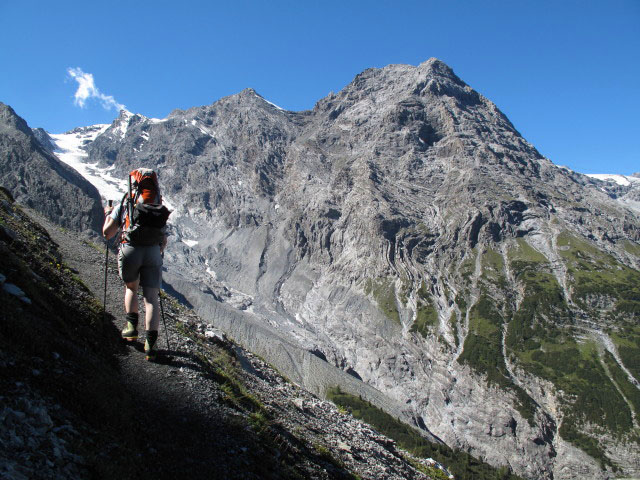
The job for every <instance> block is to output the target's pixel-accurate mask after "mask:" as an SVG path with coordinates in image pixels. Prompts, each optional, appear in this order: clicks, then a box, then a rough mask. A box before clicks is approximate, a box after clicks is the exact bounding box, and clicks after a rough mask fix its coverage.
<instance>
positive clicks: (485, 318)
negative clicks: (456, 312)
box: [458, 293, 536, 426]
mask: <svg viewBox="0 0 640 480" xmlns="http://www.w3.org/2000/svg"><path fill="white" fill-rule="evenodd" d="M502 322H503V319H502V315H501V313H500V312H499V311H498V310H497V309H496V308H495V306H494V302H493V301H492V300H491V299H490V298H489V297H488V295H487V294H486V293H485V294H483V295H482V296H481V297H480V299H479V300H478V302H476V304H475V305H474V306H473V307H471V311H470V315H469V334H468V335H467V338H466V339H465V342H464V348H463V350H462V353H461V354H460V356H459V357H458V361H459V362H460V363H466V364H468V365H469V366H471V367H472V368H473V369H474V370H476V371H477V372H479V373H482V374H485V375H486V376H487V381H488V382H489V384H495V385H497V386H499V387H501V388H504V389H506V390H511V391H512V392H513V393H514V394H515V395H516V398H517V402H516V409H517V410H518V412H520V414H521V415H522V416H523V417H524V418H526V419H527V422H528V423H529V425H531V426H533V425H534V416H535V412H536V404H535V402H534V401H533V400H532V399H531V397H529V395H527V393H526V392H525V391H524V390H523V389H522V388H521V387H519V386H517V385H515V384H514V383H513V380H512V379H511V376H510V375H509V372H508V371H507V367H506V365H505V359H504V356H503V355H502V330H501V326H502Z"/></svg>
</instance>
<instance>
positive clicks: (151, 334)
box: [144, 330, 158, 362]
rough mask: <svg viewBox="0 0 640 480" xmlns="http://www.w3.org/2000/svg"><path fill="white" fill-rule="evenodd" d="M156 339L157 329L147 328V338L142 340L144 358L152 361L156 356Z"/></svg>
mask: <svg viewBox="0 0 640 480" xmlns="http://www.w3.org/2000/svg"><path fill="white" fill-rule="evenodd" d="M157 341H158V331H157V330H147V340H146V341H145V342H144V353H145V358H146V359H147V360H149V361H150V362H153V361H154V360H155V359H156V358H158V348H157V347H156V342H157Z"/></svg>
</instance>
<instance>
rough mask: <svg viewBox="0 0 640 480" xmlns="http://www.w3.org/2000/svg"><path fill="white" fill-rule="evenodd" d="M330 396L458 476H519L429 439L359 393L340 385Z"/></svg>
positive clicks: (493, 479) (501, 479)
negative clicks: (348, 391)
mask: <svg viewBox="0 0 640 480" xmlns="http://www.w3.org/2000/svg"><path fill="white" fill-rule="evenodd" d="M327 398H328V399H329V400H331V401H332V402H334V403H335V404H336V405H339V406H342V407H344V408H346V409H348V410H349V411H350V412H351V414H352V415H353V416H354V417H356V418H358V419H360V420H362V421H364V422H366V423H368V424H369V425H371V426H373V427H374V428H375V429H376V430H378V431H379V432H381V433H382V434H384V435H386V436H388V437H389V438H391V439H393V440H395V441H396V442H397V444H398V445H399V446H400V447H401V448H403V449H405V450H407V451H409V452H411V453H412V454H413V455H416V456H417V457H421V458H433V459H434V460H436V461H438V462H440V463H441V464H443V465H445V466H446V467H447V469H448V470H449V471H450V472H451V473H453V475H454V476H455V478H456V479H457V480H517V479H519V478H520V477H518V476H516V475H514V474H512V473H511V472H510V471H509V470H508V469H507V468H501V469H496V468H494V467H492V466H490V465H489V464H487V463H484V462H482V461H480V460H477V459H475V458H474V457H472V456H471V455H469V454H468V453H466V452H463V451H461V450H454V449H451V448H449V447H447V446H446V445H444V444H440V443H434V442H430V441H429V440H427V439H426V438H424V437H423V436H422V435H420V433H419V432H418V431H417V430H415V429H413V428H411V427H410V426H409V425H406V424H404V423H402V422H401V421H400V420H397V419H395V418H393V417H392V416H391V415H389V414H388V413H385V412H384V411H382V410H380V409H379V408H377V407H375V406H373V405H372V404H370V403H369V402H367V401H365V400H363V399H362V398H360V397H356V396H354V395H350V394H348V393H345V392H342V391H341V390H340V388H339V387H336V388H332V389H330V390H329V391H328V392H327ZM435 478H437V477H435Z"/></svg>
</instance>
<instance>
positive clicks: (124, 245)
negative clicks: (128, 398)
mask: <svg viewBox="0 0 640 480" xmlns="http://www.w3.org/2000/svg"><path fill="white" fill-rule="evenodd" d="M132 179H133V181H132ZM104 213H105V221H104V226H103V227H102V234H103V235H104V237H105V238H106V239H107V240H109V239H110V238H112V237H113V236H114V235H115V234H116V233H117V232H118V230H121V235H120V248H119V251H118V272H119V274H120V278H121V279H122V281H123V282H124V283H125V293H124V309H125V313H126V324H125V327H124V329H123V330H122V338H123V339H125V340H126V341H130V342H133V341H135V340H137V338H138V286H139V285H140V286H142V296H143V298H144V305H145V330H146V340H145V344H144V351H145V354H146V359H147V360H155V359H156V356H157V353H158V352H157V348H156V342H157V340H158V328H159V326H160V310H159V294H160V288H161V286H162V254H163V251H164V248H165V247H166V245H167V235H166V232H165V229H166V228H165V226H164V225H165V223H166V221H167V217H168V216H169V211H168V210H167V208H166V207H165V206H162V197H161V195H160V186H159V184H158V177H157V175H156V173H155V172H154V171H153V170H150V169H146V168H139V169H136V170H133V171H132V172H131V173H130V174H129V192H128V193H126V194H125V196H124V198H123V199H122V201H121V202H120V204H119V205H117V206H116V207H115V208H113V207H111V206H109V207H106V208H105V209H104ZM130 218H133V221H131V220H130Z"/></svg>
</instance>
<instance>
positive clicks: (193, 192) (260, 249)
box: [87, 59, 640, 478]
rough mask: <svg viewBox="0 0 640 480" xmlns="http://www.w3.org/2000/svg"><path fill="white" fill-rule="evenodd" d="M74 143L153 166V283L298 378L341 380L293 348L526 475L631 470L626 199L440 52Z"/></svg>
mask: <svg viewBox="0 0 640 480" xmlns="http://www.w3.org/2000/svg"><path fill="white" fill-rule="evenodd" d="M87 151H88V153H89V158H90V159H91V161H92V162H96V161H98V162H100V165H102V166H103V167H105V168H106V167H113V168H114V170H113V171H114V172H115V174H119V175H121V176H123V177H124V176H126V173H127V172H128V171H129V170H131V169H132V168H135V167H137V166H146V167H151V168H155V169H156V170H157V171H158V172H159V173H160V180H161V182H162V184H163V185H164V188H165V190H164V194H165V197H166V199H167V200H168V201H169V203H170V204H171V206H172V207H173V208H174V213H173V215H172V217H171V220H172V233H173V241H172V243H171V246H170V247H169V250H168V253H167V256H166V263H167V264H168V272H167V274H166V280H167V281H168V282H169V283H170V284H172V285H174V286H176V288H177V289H178V290H179V291H180V293H181V294H182V295H184V297H185V298H186V299H187V300H188V301H191V302H192V303H193V304H194V305H197V308H199V311H200V314H201V315H202V316H203V317H205V318H210V319H211V320H212V321H214V322H216V321H224V323H225V325H226V327H227V328H228V329H230V330H231V331H232V332H235V333H237V334H238V337H242V336H244V335H245V333H246V332H245V333H243V332H244V331H245V330H246V329H247V328H248V327H246V325H247V323H246V322H245V321H244V320H243V318H244V319H250V321H251V322H253V323H254V324H255V325H258V326H259V328H258V327H255V328H254V327H251V332H250V335H247V342H254V343H255V344H256V345H260V348H261V349H262V350H261V351H260V352H258V353H260V354H261V355H263V356H265V357H267V358H275V359H276V360H274V362H275V363H276V364H278V362H280V361H282V362H283V363H282V365H284V364H286V365H287V366H286V369H287V370H286V371H287V372H293V374H292V377H294V378H296V379H298V381H299V382H300V383H302V384H305V383H307V382H308V383H309V385H311V384H313V386H312V388H313V389H314V390H315V391H317V392H318V393H320V394H322V393H323V391H324V390H325V389H326V388H328V387H331V386H333V385H331V382H334V381H336V380H335V379H331V380H330V379H328V378H327V379H326V383H325V384H322V382H323V378H320V379H319V378H317V376H318V372H319V370H317V369H315V368H313V369H309V368H308V366H309V365H310V364H312V363H313V362H311V363H309V361H308V358H309V357H308V356H305V355H302V354H299V352H301V351H302V352H308V353H311V354H312V356H314V357H315V358H319V359H321V360H323V361H326V362H328V363H329V364H331V365H335V366H337V367H339V368H340V369H342V370H343V371H344V372H347V373H348V374H349V375H350V376H351V377H355V379H357V380H362V382H364V384H367V385H368V386H370V387H374V388H375V389H377V390H378V391H380V392H382V393H383V394H384V398H385V399H386V400H385V399H380V398H377V399H373V398H371V399H370V400H371V401H374V402H377V403H378V404H384V403H385V402H386V404H385V405H384V406H385V407H387V408H388V409H392V410H393V411H401V412H402V416H404V418H406V419H413V421H414V422H415V423H416V424H417V425H420V426H421V427H423V428H424V429H425V430H429V431H430V432H432V433H433V434H435V435H436V436H438V437H439V438H441V439H443V440H444V441H445V442H446V443H448V444H449V445H451V446H454V447H459V448H464V449H467V450H469V451H471V452H473V453H474V454H476V455H478V456H481V457H483V458H484V459H486V460H487V461H488V462H490V463H492V464H494V465H509V466H511V467H512V468H513V469H514V470H515V471H516V472H517V473H519V474H522V475H524V476H527V477H529V478H585V477H590V478H605V477H607V475H609V473H608V472H611V471H613V470H614V469H619V470H620V471H622V472H624V473H625V474H627V475H637V474H638V472H640V464H639V459H638V456H637V455H636V454H634V452H637V449H638V436H637V432H638V430H637V429H638V421H637V417H636V416H637V414H638V413H639V412H640V399H639V398H640V392H639V390H638V382H637V379H638V378H640V371H638V365H637V358H639V357H638V355H640V328H639V327H638V315H639V312H640V286H639V285H640V271H639V270H638V269H639V267H640V245H639V242H640V221H639V217H638V213H637V210H633V209H632V208H629V206H630V205H631V204H630V202H626V203H624V202H620V201H619V200H620V199H619V198H618V197H619V196H616V195H612V192H611V191H607V190H606V189H603V188H601V185H600V183H598V182H597V181H596V180H592V179H589V178H588V177H586V176H584V175H581V174H578V173H575V172H571V171H568V170H567V169H564V168H560V167H557V166H555V165H554V164H553V163H551V162H550V161H549V160H547V159H545V158H543V157H542V156H541V155H540V154H539V153H538V152H537V150H536V149H535V148H534V147H533V146H532V145H530V144H529V143H528V142H527V141H526V140H524V139H523V138H522V137H521V136H520V135H519V133H518V132H517V131H516V129H515V128H514V126H513V125H512V124H511V123H510V122H509V120H508V119H507V118H506V117H505V116H504V115H503V114H502V113H501V112H500V111H499V110H498V108H497V107H496V106H495V105H494V104H493V103H491V102H490V101H489V100H487V99H486V98H484V97H482V96H481V95H480V94H478V93H477V92H475V91H474V90H472V89H471V88H470V87H469V86H468V85H466V84H465V83H464V82H462V81H461V80H460V79H459V78H458V77H457V76H456V75H455V74H454V73H453V71H452V70H451V69H450V68H449V67H448V66H446V65H445V64H443V63H442V62H440V61H438V60H436V59H431V60H429V61H427V62H425V63H423V64H421V65H420V66H418V67H412V66H406V65H391V66H388V67H386V68H383V69H370V70H367V71H365V72H363V73H362V74H360V75H358V76H357V77H356V78H355V79H354V80H353V82H352V83H351V84H349V85H348V86H347V87H345V88H344V89H343V90H342V91H341V92H339V93H337V94H331V95H330V96H328V97H326V98H324V99H322V100H321V101H319V102H318V103H317V105H316V106H315V107H314V109H313V110H311V111H307V112H288V111H284V110H282V109H279V108H277V107H276V106H274V105H272V104H270V103H269V102H267V101H265V100H264V99H263V98H261V97H260V96H259V95H258V94H256V92H254V91H253V90H245V91H243V92H241V93H239V94H237V95H234V96H231V97H227V98H223V99H221V100H219V101H217V102H215V103H214V104H212V105H210V106H206V107H199V108H192V109H189V110H186V111H179V110H176V111H174V112H172V114H171V115H169V117H168V118H166V119H164V120H152V119H147V118H145V117H142V116H140V115H133V114H129V113H127V112H123V113H122V114H121V115H120V117H119V118H118V119H116V121H114V123H113V124H112V125H111V127H110V128H108V129H107V130H106V131H105V132H104V133H103V134H101V135H100V136H98V137H97V138H96V140H95V141H94V142H93V143H91V144H89V145H88V146H87ZM627 193H628V192H627ZM627 193H625V195H626V194H627ZM631 200H633V199H631ZM214 306H215V308H214ZM214 312H215V313H214ZM234 312H235V313H234ZM247 321H249V320H247ZM243 329H244V330H243ZM265 332H267V333H265ZM268 332H273V335H274V336H277V338H280V339H282V338H284V339H286V342H284V343H283V342H281V341H279V342H277V345H278V347H277V348H274V347H273V344H270V341H271V340H270V339H271V338H274V337H270V334H269V333H268ZM261 342H262V343H261ZM285 343H286V345H285ZM287 345H288V346H287ZM256 348H257V347H256ZM289 348H290V349H291V350H288V349H289ZM291 352H293V353H291ZM296 352H298V353H296ZM281 357H287V360H285V359H282V358H281ZM296 359H297V360H296ZM305 359H307V360H305ZM283 368H285V367H283ZM311 376H314V379H313V381H311V380H310V377H311ZM356 383H357V382H356ZM353 388H357V387H353ZM358 393H360V394H362V392H358ZM366 395H367V394H366V392H365V397H366Z"/></svg>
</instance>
